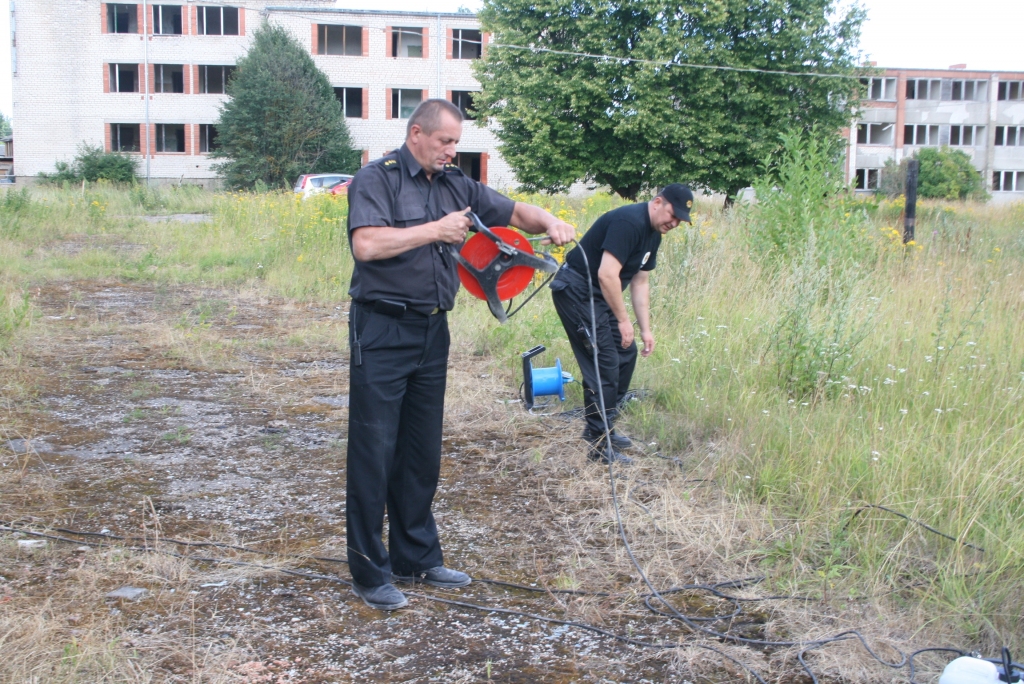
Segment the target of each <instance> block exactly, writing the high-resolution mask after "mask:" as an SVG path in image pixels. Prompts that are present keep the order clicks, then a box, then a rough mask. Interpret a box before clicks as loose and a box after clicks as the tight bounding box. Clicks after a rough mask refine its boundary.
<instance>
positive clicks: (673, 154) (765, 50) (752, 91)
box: [476, 0, 864, 199]
mask: <svg viewBox="0 0 1024 684" xmlns="http://www.w3.org/2000/svg"><path fill="white" fill-rule="evenodd" d="M480 17H481V19H482V21H483V24H484V27H485V29H486V30H488V31H492V32H493V33H494V43H495V44H494V45H492V46H491V47H490V48H489V49H488V54H487V56H486V58H485V59H484V60H482V62H481V63H479V64H478V65H476V74H477V76H478V78H479V79H480V82H481V83H482V85H483V92H482V94H481V96H480V97H479V98H478V100H477V102H476V108H477V110H478V111H479V112H480V114H481V120H486V119H487V118H488V117H489V118H490V119H492V120H494V121H495V122H496V123H497V124H499V126H498V127H496V131H497V135H498V137H499V138H500V139H501V143H502V146H501V152H502V155H503V156H504V157H505V159H506V160H507V161H508V162H509V163H510V164H511V165H512V167H513V168H514V169H515V171H516V174H517V176H518V178H519V180H520V181H521V182H522V183H523V185H524V186H526V188H528V189H539V190H549V191H560V190H565V189H566V188H567V187H569V186H570V185H571V184H573V183H574V182H576V181H587V182H596V183H599V184H602V185H608V186H610V187H611V189H612V190H614V191H615V192H616V193H618V194H619V195H621V196H623V197H626V198H630V199H632V198H634V197H635V196H636V195H637V194H638V193H641V192H644V191H647V190H650V189H652V188H655V187H658V186H661V185H664V184H666V183H670V182H676V181H681V182H688V183H691V184H694V185H698V186H702V187H705V188H708V189H711V190H716V191H719V192H724V193H727V194H729V195H730V196H731V195H733V194H735V193H736V192H737V191H738V190H740V189H741V188H743V187H746V186H748V185H750V184H751V183H752V182H753V180H754V179H755V178H756V177H757V175H758V173H759V170H760V168H761V164H762V162H763V161H764V160H765V159H767V158H768V157H770V156H771V155H772V154H773V153H775V152H776V151H777V150H778V149H779V133H780V132H782V131H785V130H789V129H800V130H809V129H810V128H811V127H812V126H813V125H814V124H819V127H820V129H821V130H829V131H835V132H836V134H837V135H838V132H839V130H840V129H841V128H843V127H844V126H848V125H849V107H850V104H852V103H853V102H855V101H856V100H857V97H858V92H859V88H860V85H859V83H858V82H857V80H856V78H832V77H804V76H790V75H783V74H766V73H754V72H745V71H742V69H744V68H757V69H766V70H769V71H776V72H778V71H796V72H816V73H824V74H831V75H843V76H850V75H853V74H854V71H855V70H854V66H855V63H856V61H857V56H858V55H857V42H858V39H859V32H860V25H861V22H862V21H863V18H864V14H863V12H862V10H860V9H859V8H857V7H856V6H855V5H845V4H840V3H839V2H838V0H770V1H768V0H766V1H763V2H750V1H749V0H718V1H716V2H712V3H707V2H694V1H692V0H687V1H686V2H682V3H680V2H667V1H666V0H613V1H612V2H606V1H604V0H484V5H483V10H482V11H481V12H480ZM503 44H505V45H516V46H526V47H529V48H543V49H546V50H553V51H558V52H542V51H538V50H534V49H526V50H524V49H518V48H506V47H501V45H503ZM574 53H575V54H574ZM580 53H587V54H591V55H611V56H613V57H617V58H632V59H640V60H650V62H649V63H644V62H626V61H623V59H615V58H612V59H594V58H591V57H587V56H584V55H583V54H580ZM669 62H674V63H676V64H679V63H689V64H700V65H716V66H721V67H732V68H737V69H739V70H737V71H728V70H710V69H698V68H692V67H687V66H677V65H672V66H666V65H667V63H669Z"/></svg>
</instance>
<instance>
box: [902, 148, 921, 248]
mask: <svg viewBox="0 0 1024 684" xmlns="http://www.w3.org/2000/svg"><path fill="white" fill-rule="evenodd" d="M920 164H921V163H920V162H919V161H918V160H916V159H908V160H907V188H906V191H905V197H906V198H907V202H906V205H905V206H904V209H903V244H907V243H908V242H910V241H911V240H913V239H914V224H915V223H916V222H917V171H918V168H919V166H920Z"/></svg>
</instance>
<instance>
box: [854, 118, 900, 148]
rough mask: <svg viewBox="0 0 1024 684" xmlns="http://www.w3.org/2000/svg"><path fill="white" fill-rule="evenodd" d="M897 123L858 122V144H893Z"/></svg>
mask: <svg viewBox="0 0 1024 684" xmlns="http://www.w3.org/2000/svg"><path fill="white" fill-rule="evenodd" d="M895 128H896V124H891V123H862V124H857V144H858V145H892V133H893V130H894V129H895Z"/></svg>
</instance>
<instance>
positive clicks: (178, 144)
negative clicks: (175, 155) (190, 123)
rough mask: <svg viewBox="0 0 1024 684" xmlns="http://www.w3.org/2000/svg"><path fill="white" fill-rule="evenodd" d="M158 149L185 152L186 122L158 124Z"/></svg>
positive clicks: (160, 150)
mask: <svg viewBox="0 0 1024 684" xmlns="http://www.w3.org/2000/svg"><path fill="white" fill-rule="evenodd" d="M156 151H157V152H184V151H185V124H157V125H156Z"/></svg>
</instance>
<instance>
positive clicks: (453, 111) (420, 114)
mask: <svg viewBox="0 0 1024 684" xmlns="http://www.w3.org/2000/svg"><path fill="white" fill-rule="evenodd" d="M445 114H448V115H449V116H451V117H453V118H454V119H455V120H456V121H458V122H459V123H462V121H463V119H464V118H465V117H463V116H462V110H461V109H459V108H458V107H456V106H455V105H453V104H452V103H451V102H449V101H448V100H440V99H432V100H424V101H423V102H421V103H420V104H419V106H418V107H416V110H415V111H414V112H413V113H412V116H410V117H409V123H407V124H406V125H405V137H406V139H408V138H409V133H411V132H412V127H413V126H419V127H420V130H422V131H423V132H424V133H425V134H426V135H430V134H431V133H433V132H434V131H436V130H438V129H439V128H441V126H442V125H443V122H444V115H445Z"/></svg>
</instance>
